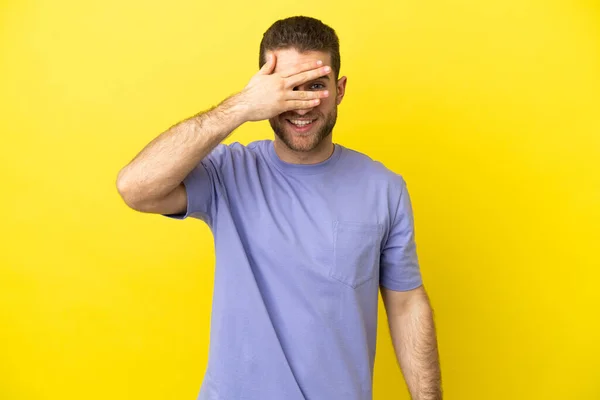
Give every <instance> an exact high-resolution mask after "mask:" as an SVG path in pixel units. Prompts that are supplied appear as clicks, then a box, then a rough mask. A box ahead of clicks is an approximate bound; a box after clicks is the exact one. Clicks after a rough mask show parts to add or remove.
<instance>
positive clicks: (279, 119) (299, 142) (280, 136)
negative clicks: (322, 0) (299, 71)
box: [269, 49, 347, 164]
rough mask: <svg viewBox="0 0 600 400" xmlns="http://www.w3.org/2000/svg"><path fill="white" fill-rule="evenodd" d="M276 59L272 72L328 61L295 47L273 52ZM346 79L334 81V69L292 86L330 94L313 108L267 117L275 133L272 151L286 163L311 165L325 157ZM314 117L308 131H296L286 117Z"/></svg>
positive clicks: (325, 56)
mask: <svg viewBox="0 0 600 400" xmlns="http://www.w3.org/2000/svg"><path fill="white" fill-rule="evenodd" d="M273 55H274V56H275V57H276V59H277V64H276V67H275V71H274V72H275V73H277V72H279V71H285V70H286V69H289V68H291V67H292V66H293V65H299V64H303V63H310V62H316V61H317V60H323V62H324V64H326V65H329V64H330V63H331V56H330V55H329V53H327V52H320V51H308V52H304V53H299V52H297V51H296V50H295V49H281V50H276V51H274V52H273ZM346 82H347V78H346V77H345V76H344V77H341V78H340V79H338V80H337V81H336V79H335V73H334V71H331V72H329V73H328V74H326V75H324V76H322V77H320V78H318V79H316V80H312V81H309V82H306V83H304V84H302V85H299V86H297V87H295V88H294V90H300V91H328V92H329V94H330V96H328V97H326V98H323V99H322V100H321V103H320V104H319V105H317V106H315V107H313V108H309V109H302V110H291V111H288V112H285V113H282V114H280V115H277V116H275V117H273V118H270V119H269V123H270V124H271V127H272V128H273V131H274V132H275V143H274V146H275V151H276V152H277V155H278V156H279V157H280V158H281V159H282V160H283V161H286V162H289V163H294V164H313V163H318V162H322V161H324V160H326V159H327V158H329V157H330V156H331V153H332V152H333V142H332V130H333V127H334V126H335V122H336V119H337V106H338V105H339V104H340V103H341V102H342V100H343V98H344V94H345V92H346ZM295 119H302V120H307V119H310V120H314V122H313V123H312V127H311V129H310V131H309V132H307V133H302V134H298V133H295V132H294V130H293V127H291V126H290V123H289V122H288V121H289V120H295Z"/></svg>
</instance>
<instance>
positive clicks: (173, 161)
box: [117, 53, 328, 214]
mask: <svg viewBox="0 0 600 400" xmlns="http://www.w3.org/2000/svg"><path fill="white" fill-rule="evenodd" d="M267 60H268V61H267V63H266V64H265V65H264V66H263V67H262V68H261V69H260V71H259V72H258V73H257V74H256V75H254V76H253V77H252V79H251V80H250V82H249V83H248V85H247V86H246V87H245V88H244V90H242V91H241V92H240V93H238V94H236V95H233V96H231V97H229V98H228V99H226V100H225V101H223V102H222V103H221V104H219V105H218V106H217V107H214V108H212V109H211V110H209V111H207V112H204V113H201V114H198V115H195V116H193V117H191V118H189V119H187V120H184V121H182V122H180V123H178V124H176V125H174V126H172V127H171V128H170V129H168V130H167V131H165V132H164V133H162V134H161V135H159V136H158V137H157V138H155V139H154V140H153V141H152V142H150V143H149V144H148V145H147V146H146V147H145V148H144V149H143V150H142V151H141V152H140V153H139V154H138V155H137V156H136V157H135V158H134V159H133V160H132V161H131V162H130V163H129V164H127V165H126V166H125V167H124V168H123V169H122V170H121V171H120V172H119V174H118V177H117V189H118V191H119V193H120V195H121V197H122V198H123V200H124V201H125V203H126V204H127V205H128V206H129V207H131V208H133V209H135V210H138V211H142V212H149V213H159V214H178V213H183V212H185V211H186V206H187V197H186V191H185V187H184V185H183V183H182V182H183V180H184V179H185V177H186V176H187V175H188V174H189V173H190V172H191V171H192V170H193V169H194V167H195V166H196V165H198V163H199V162H200V161H201V160H202V159H203V158H204V157H206V156H207V155H208V154H209V153H210V152H211V151H212V150H213V149H214V148H215V147H216V146H217V145H218V144H219V143H221V142H222V141H223V140H224V139H225V138H227V137H228V136H229V135H230V134H231V133H232V132H233V131H234V130H235V129H236V128H237V127H239V126H240V125H242V124H243V123H244V122H247V121H260V120H264V119H269V118H272V117H274V116H276V115H279V114H281V113H283V112H286V111H289V110H294V109H298V110H299V109H307V108H312V107H315V106H316V105H317V104H318V103H319V101H320V100H319V99H320V98H323V97H326V96H327V95H328V93H327V92H324V91H295V90H293V89H294V87H296V86H298V85H300V84H302V83H304V82H308V81H310V80H313V79H316V78H319V77H321V76H323V75H326V74H327V70H326V69H325V67H323V66H322V65H321V64H317V63H316V62H315V63H307V64H303V65H298V66H295V67H293V68H292V69H290V70H287V71H284V72H280V73H273V71H274V69H275V64H276V60H275V55H274V54H272V53H270V54H269V55H268V57H267Z"/></svg>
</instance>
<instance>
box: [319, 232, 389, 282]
mask: <svg viewBox="0 0 600 400" xmlns="http://www.w3.org/2000/svg"><path fill="white" fill-rule="evenodd" d="M382 236H383V226H382V225H381V224H375V223H362V222H346V221H335V222H334V225H333V264H332V266H331V269H330V271H329V276H330V277H331V278H333V279H336V280H338V281H340V282H341V283H343V284H345V285H348V286H350V287H352V288H357V287H358V286H360V285H362V284H363V283H365V282H367V281H369V280H371V279H373V278H374V277H375V276H376V275H377V271H378V269H379V258H380V255H381V240H382Z"/></svg>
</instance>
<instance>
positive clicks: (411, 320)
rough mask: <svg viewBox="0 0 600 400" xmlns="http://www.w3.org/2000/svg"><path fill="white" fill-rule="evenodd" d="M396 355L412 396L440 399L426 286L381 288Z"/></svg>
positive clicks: (432, 326)
mask: <svg viewBox="0 0 600 400" xmlns="http://www.w3.org/2000/svg"><path fill="white" fill-rule="evenodd" d="M381 295H382V298H383V302H384V305H385V309H386V313H387V317H388V322H389V328H390V334H391V337H392V342H393V344H394V349H395V351H396V358H397V359H398V363H399V364H400V368H401V369H402V373H403V375H404V379H405V381H406V384H407V386H408V389H409V391H410V394H411V398H412V399H413V400H441V399H442V384H441V373H440V363H439V354H438V347H437V339H436V333H435V326H434V321H433V311H432V309H431V305H430V303H429V298H428V296H427V293H426V292H425V289H424V287H423V286H421V287H419V288H417V289H414V290H410V291H406V292H398V291H393V290H389V289H386V288H384V287H382V288H381Z"/></svg>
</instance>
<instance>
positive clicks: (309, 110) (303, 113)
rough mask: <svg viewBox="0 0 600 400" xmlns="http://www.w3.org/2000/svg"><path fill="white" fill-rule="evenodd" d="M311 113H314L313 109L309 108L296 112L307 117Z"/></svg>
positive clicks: (295, 111)
mask: <svg viewBox="0 0 600 400" xmlns="http://www.w3.org/2000/svg"><path fill="white" fill-rule="evenodd" d="M311 111H312V108H308V109H306V110H294V113H296V114H298V115H306V114H308V113H309V112H311Z"/></svg>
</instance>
